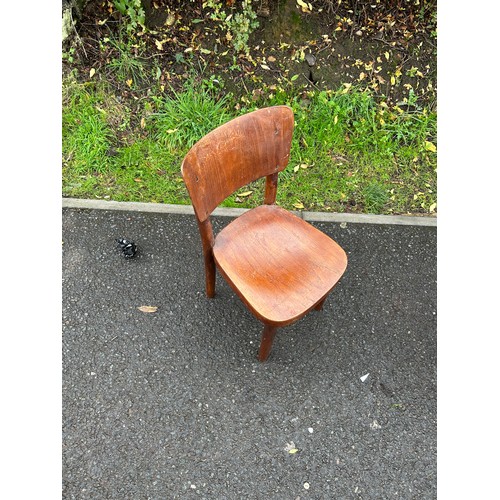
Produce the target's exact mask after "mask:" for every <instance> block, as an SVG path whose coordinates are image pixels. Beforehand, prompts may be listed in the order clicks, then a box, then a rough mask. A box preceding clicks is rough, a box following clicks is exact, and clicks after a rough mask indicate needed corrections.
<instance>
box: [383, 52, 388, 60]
mask: <svg viewBox="0 0 500 500" xmlns="http://www.w3.org/2000/svg"><path fill="white" fill-rule="evenodd" d="M384 56H385V58H386V59H387V60H389V52H384Z"/></svg>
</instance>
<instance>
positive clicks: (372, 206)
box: [363, 181, 389, 213]
mask: <svg viewBox="0 0 500 500" xmlns="http://www.w3.org/2000/svg"><path fill="white" fill-rule="evenodd" d="M363 198H364V203H365V206H366V208H367V210H368V212H371V213H380V212H381V211H382V208H383V207H384V205H385V203H386V202H387V200H388V198H389V194H388V192H387V189H386V188H385V187H384V186H382V185H381V184H379V183H378V182H377V181H372V182H370V183H369V184H368V185H367V186H366V187H365V188H364V190H363Z"/></svg>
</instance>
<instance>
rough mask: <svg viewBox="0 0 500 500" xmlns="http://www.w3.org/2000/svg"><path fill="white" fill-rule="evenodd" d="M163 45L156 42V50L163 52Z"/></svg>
mask: <svg viewBox="0 0 500 500" xmlns="http://www.w3.org/2000/svg"><path fill="white" fill-rule="evenodd" d="M163 43H164V42H160V41H159V40H155V45H156V48H157V49H158V50H163Z"/></svg>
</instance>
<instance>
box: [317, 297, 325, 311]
mask: <svg viewBox="0 0 500 500" xmlns="http://www.w3.org/2000/svg"><path fill="white" fill-rule="evenodd" d="M325 300H326V297H324V298H323V300H322V301H321V302H318V303H317V304H316V305H315V306H314V309H315V310H316V311H321V310H322V309H323V305H324V303H325Z"/></svg>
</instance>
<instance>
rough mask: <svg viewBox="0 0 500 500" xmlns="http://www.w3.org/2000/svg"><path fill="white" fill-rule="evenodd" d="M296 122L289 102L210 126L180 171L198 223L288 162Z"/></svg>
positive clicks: (190, 152) (191, 150) (275, 172)
mask: <svg viewBox="0 0 500 500" xmlns="http://www.w3.org/2000/svg"><path fill="white" fill-rule="evenodd" d="M293 124H294V119H293V111H292V109H291V108H289V107H288V106H272V107H269V108H263V109H259V110H257V111H253V112H251V113H248V114H246V115H243V116H240V117H238V118H235V119H233V120H231V121H229V122H227V123H225V124H224V125H221V126H220V127H218V128H216V129H214V130H212V132H210V133H208V134H207V135H206V136H205V137H203V138H202V139H200V140H199V141H198V142H197V143H196V144H195V145H194V146H193V147H192V148H191V149H190V150H189V152H188V153H187V155H186V157H185V158H184V161H183V162H182V167H181V171H182V176H183V178H184V182H185V183H186V187H187V189H188V192H189V196H190V198H191V201H192V203H193V207H194V210H195V213H196V216H197V218H198V220H199V221H200V222H204V221H205V220H206V219H208V217H209V216H210V214H211V213H212V212H213V210H214V209H215V208H216V207H217V206H218V205H219V204H220V203H221V202H222V201H224V200H225V199H226V198H227V197H228V196H230V195H231V194H232V193H234V192H235V191H236V190H237V189H239V188H240V187H242V186H245V185H247V184H249V183H250V182H252V181H255V180H257V179H260V178H261V177H264V176H270V175H273V174H277V173H278V172H280V171H282V170H283V169H284V168H285V167H286V166H287V164H288V159H289V156H290V148H291V144H292V134H293Z"/></svg>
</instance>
